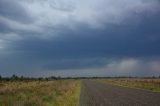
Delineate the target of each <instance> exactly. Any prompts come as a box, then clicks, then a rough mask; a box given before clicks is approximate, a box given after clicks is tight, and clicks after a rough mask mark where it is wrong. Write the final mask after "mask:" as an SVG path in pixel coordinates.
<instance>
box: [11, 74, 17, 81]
mask: <svg viewBox="0 0 160 106" xmlns="http://www.w3.org/2000/svg"><path fill="white" fill-rule="evenodd" d="M11 79H12V80H18V79H19V78H18V76H16V75H15V74H13V75H12V77H11Z"/></svg>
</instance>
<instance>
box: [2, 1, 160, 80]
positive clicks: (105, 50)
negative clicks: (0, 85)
mask: <svg viewBox="0 0 160 106" xmlns="http://www.w3.org/2000/svg"><path fill="white" fill-rule="evenodd" d="M12 74H16V75H23V76H31V77H38V76H52V75H54V76H70V77H77V76H159V75H160V0H0V75H2V76H11V75H12Z"/></svg>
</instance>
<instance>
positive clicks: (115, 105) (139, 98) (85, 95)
mask: <svg viewBox="0 0 160 106" xmlns="http://www.w3.org/2000/svg"><path fill="white" fill-rule="evenodd" d="M80 106H160V93H154V92H150V91H144V90H139V89H133V88H127V87H120V86H115V85H109V84H104V83H100V82H96V81H90V80H84V81H82V91H81V97H80Z"/></svg>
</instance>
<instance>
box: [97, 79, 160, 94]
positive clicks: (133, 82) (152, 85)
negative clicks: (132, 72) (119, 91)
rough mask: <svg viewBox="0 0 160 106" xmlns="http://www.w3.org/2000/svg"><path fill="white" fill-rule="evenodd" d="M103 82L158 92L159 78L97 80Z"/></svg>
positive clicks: (159, 88) (159, 90)
mask: <svg viewBox="0 0 160 106" xmlns="http://www.w3.org/2000/svg"><path fill="white" fill-rule="evenodd" d="M99 81H100V82H103V83H108V84H113V85H119V86H126V87H131V88H138V89H144V90H150V91H153V92H160V79H159V78H155V79H140V78H139V79H138V78H136V79H132V78H119V79H106V80H99Z"/></svg>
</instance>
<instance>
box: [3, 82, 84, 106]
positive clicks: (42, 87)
mask: <svg viewBox="0 0 160 106" xmlns="http://www.w3.org/2000/svg"><path fill="white" fill-rule="evenodd" d="M80 88H81V81H79V80H58V81H28V82H27V81H14V82H9V81H8V82H0V106H79V98H80Z"/></svg>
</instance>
